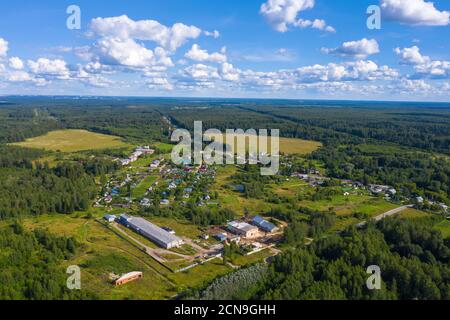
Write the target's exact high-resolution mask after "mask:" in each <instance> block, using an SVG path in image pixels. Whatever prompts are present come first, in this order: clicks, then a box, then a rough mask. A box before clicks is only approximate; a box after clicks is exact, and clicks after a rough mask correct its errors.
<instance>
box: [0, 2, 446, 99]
mask: <svg viewBox="0 0 450 320" xmlns="http://www.w3.org/2000/svg"><path fill="white" fill-rule="evenodd" d="M73 4H75V5H77V6H78V7H79V8H80V9H81V29H80V30H69V29H68V28H67V27H66V20H67V18H68V16H69V15H68V14H66V9H67V7H68V6H69V5H73ZM373 4H376V5H379V6H380V9H381V17H382V20H381V29H380V30H369V29H368V28H367V26H366V20H367V14H366V9H367V8H368V6H370V5H373ZM0 10H1V11H0V12H1V13H0V15H1V18H0V94H50V95H53V94H54V95H60V94H64V95H65V94H68V95H136V96H205V97H208V96H220V97H271V98H318V99H368V100H377V99H386V100H424V101H450V85H449V78H450V62H449V61H450V55H449V52H450V50H449V49H450V44H449V41H448V39H450V29H449V24H450V21H449V15H450V14H449V11H450V2H448V1H445V0H435V1H434V5H433V4H431V2H430V1H428V0H342V1H335V0H315V1H314V0H246V1H237V0H228V1H224V0H214V1H206V0H189V1H186V0H184V1H181V0H164V1H143V0H141V1H139V0H136V1H127V2H126V1H75V2H74V1H63V0H59V1H50V0H48V1H46V0H43V1H39V2H37V1H31V0H30V1H24V0H17V1H14V2H10V3H6V2H2V3H0ZM93 19H96V20H93ZM176 24H178V25H177V26H178V27H177V28H175V27H173V26H174V25H176Z"/></svg>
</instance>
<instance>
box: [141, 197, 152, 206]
mask: <svg viewBox="0 0 450 320" xmlns="http://www.w3.org/2000/svg"><path fill="white" fill-rule="evenodd" d="M140 205H141V206H143V207H150V205H151V202H150V199H148V198H144V199H142V200H141V202H140Z"/></svg>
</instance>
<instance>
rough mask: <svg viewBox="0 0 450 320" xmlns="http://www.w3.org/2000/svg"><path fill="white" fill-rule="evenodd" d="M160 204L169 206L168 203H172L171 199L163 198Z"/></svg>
mask: <svg viewBox="0 0 450 320" xmlns="http://www.w3.org/2000/svg"><path fill="white" fill-rule="evenodd" d="M159 204H160V205H162V206H167V205H169V204H170V201H169V200H167V199H164V200H161V202H160V203H159Z"/></svg>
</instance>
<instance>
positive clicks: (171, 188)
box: [169, 182, 177, 190]
mask: <svg viewBox="0 0 450 320" xmlns="http://www.w3.org/2000/svg"><path fill="white" fill-rule="evenodd" d="M176 188H177V185H176V184H175V183H173V182H172V183H170V184H169V190H173V189H176Z"/></svg>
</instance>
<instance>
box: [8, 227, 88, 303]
mask: <svg viewBox="0 0 450 320" xmlns="http://www.w3.org/2000/svg"><path fill="white" fill-rule="evenodd" d="M79 246H80V245H79V244H78V243H77V242H76V241H75V240H74V239H73V238H64V237H57V236H54V235H51V234H49V233H48V232H46V231H44V230H35V231H33V232H29V231H26V230H25V229H24V228H23V226H22V225H20V224H19V223H13V224H11V225H10V226H7V227H4V228H1V229H0V252H1V254H0V300H24V299H25V300H53V299H58V300H68V299H77V300H78V299H93V298H95V297H94V296H92V295H90V294H86V293H85V292H83V291H79V290H74V291H70V290H69V289H67V285H66V279H67V275H66V272H65V271H66V270H65V269H64V268H62V267H61V264H62V262H63V261H64V260H67V259H69V258H70V257H72V256H73V255H74V254H75V253H76V252H77V250H78V249H79Z"/></svg>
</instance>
